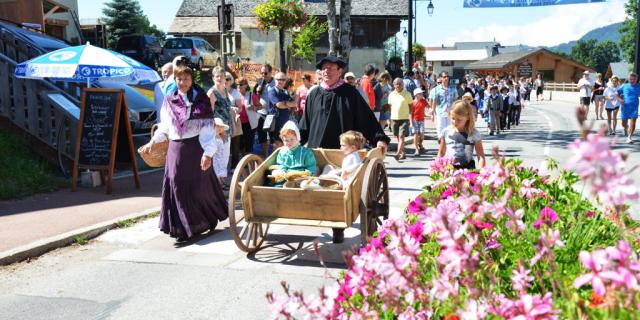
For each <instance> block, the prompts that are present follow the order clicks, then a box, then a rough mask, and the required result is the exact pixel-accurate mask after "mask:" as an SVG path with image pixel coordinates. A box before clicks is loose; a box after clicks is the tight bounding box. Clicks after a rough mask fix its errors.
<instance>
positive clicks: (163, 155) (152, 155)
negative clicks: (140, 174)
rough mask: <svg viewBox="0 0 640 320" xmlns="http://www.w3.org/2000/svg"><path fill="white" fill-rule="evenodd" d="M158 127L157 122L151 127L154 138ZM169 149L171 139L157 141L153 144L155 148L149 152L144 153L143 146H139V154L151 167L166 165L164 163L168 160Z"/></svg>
mask: <svg viewBox="0 0 640 320" xmlns="http://www.w3.org/2000/svg"><path fill="white" fill-rule="evenodd" d="M157 128H158V125H157V124H154V125H153V126H152V127H151V138H152V139H153V133H154V132H155V131H156V129H157ZM168 149H169V140H168V139H167V140H165V141H162V142H156V143H155V144H154V145H153V149H152V150H151V152H149V153H143V152H142V147H140V148H138V154H140V157H142V160H144V162H145V163H146V164H147V165H148V166H149V167H164V163H165V161H166V160H167V150H168Z"/></svg>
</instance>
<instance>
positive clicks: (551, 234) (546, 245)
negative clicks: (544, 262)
mask: <svg viewBox="0 0 640 320" xmlns="http://www.w3.org/2000/svg"><path fill="white" fill-rule="evenodd" d="M555 247H559V248H562V247H564V242H562V240H560V231H558V230H551V229H546V230H543V231H542V232H541V233H540V239H539V240H538V243H537V244H536V255H535V256H533V258H531V261H530V262H529V263H530V265H531V266H533V265H534V264H536V263H537V262H538V261H540V259H541V258H542V257H545V256H546V257H548V260H553V249H554V248H555Z"/></svg>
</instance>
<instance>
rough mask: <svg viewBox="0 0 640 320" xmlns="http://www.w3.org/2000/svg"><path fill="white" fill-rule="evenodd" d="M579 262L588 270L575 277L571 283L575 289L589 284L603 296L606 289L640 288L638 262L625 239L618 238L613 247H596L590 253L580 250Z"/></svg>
mask: <svg viewBox="0 0 640 320" xmlns="http://www.w3.org/2000/svg"><path fill="white" fill-rule="evenodd" d="M580 262H582V265H583V266H584V267H585V268H587V269H589V270H590V272H589V273H586V274H583V275H581V276H579V277H578V278H576V279H575V281H574V282H573V285H574V286H575V287H576V289H577V288H580V287H582V286H584V285H587V284H591V287H592V288H593V292H595V293H596V294H598V295H599V296H604V295H605V294H606V293H607V291H612V290H616V291H617V290H625V291H635V292H638V291H639V290H640V287H639V286H638V281H639V280H640V262H639V261H638V256H637V255H636V254H635V253H634V252H633V251H632V249H631V246H630V245H629V243H628V242H626V241H623V240H620V241H619V242H618V245H617V246H615V247H607V248H606V249H598V250H595V251H593V252H591V253H589V252H586V251H582V252H580Z"/></svg>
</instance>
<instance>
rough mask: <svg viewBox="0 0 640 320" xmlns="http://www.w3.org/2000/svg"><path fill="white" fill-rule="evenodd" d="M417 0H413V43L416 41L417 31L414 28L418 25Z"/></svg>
mask: <svg viewBox="0 0 640 320" xmlns="http://www.w3.org/2000/svg"><path fill="white" fill-rule="evenodd" d="M417 12H418V1H417V0H413V43H418V33H417V32H416V28H417V26H418V15H417V14H416V13H417Z"/></svg>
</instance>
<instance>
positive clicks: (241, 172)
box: [229, 148, 389, 252]
mask: <svg viewBox="0 0 640 320" xmlns="http://www.w3.org/2000/svg"><path fill="white" fill-rule="evenodd" d="M278 151H279V150H276V151H275V152H273V154H272V155H271V156H270V157H268V158H267V159H266V160H264V161H263V160H262V159H261V158H260V157H258V156H256V155H247V156H245V157H244V158H242V160H240V163H238V166H237V167H236V170H235V172H234V174H233V178H232V179H231V186H230V188H229V223H230V229H231V235H232V236H233V239H234V241H235V243H236V244H237V245H238V248H240V249H241V250H243V251H245V252H254V251H256V250H258V249H259V248H260V246H261V245H262V242H263V241H264V239H265V237H266V235H267V232H268V230H269V225H270V224H285V225H299V226H313V227H327V228H348V227H351V225H352V224H353V222H354V221H355V219H356V218H357V217H358V216H360V230H361V241H362V243H363V244H364V243H366V241H367V238H368V237H369V236H371V235H372V234H373V233H374V232H375V231H376V230H377V226H378V225H379V224H380V223H381V222H382V219H383V218H384V219H386V218H388V216H389V185H388V182H387V172H386V169H385V167H384V164H383V162H382V159H384V155H383V154H382V152H381V150H380V149H378V148H375V149H372V150H370V151H369V152H364V151H361V152H360V156H361V157H362V159H363V163H362V165H360V167H359V168H358V169H357V171H356V173H355V178H354V179H353V180H352V181H351V183H350V184H349V185H348V186H347V187H346V188H344V189H343V190H326V189H321V190H303V189H296V188H275V187H267V186H264V182H265V181H264V180H265V173H266V170H267V168H268V167H269V166H271V165H273V164H275V162H276V157H277V153H278ZM313 153H314V155H315V157H316V162H317V165H318V167H319V168H320V170H322V168H324V166H325V165H327V164H334V165H335V164H337V165H339V164H341V163H342V159H343V157H344V156H343V154H342V152H341V151H340V150H332V149H313Z"/></svg>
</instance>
